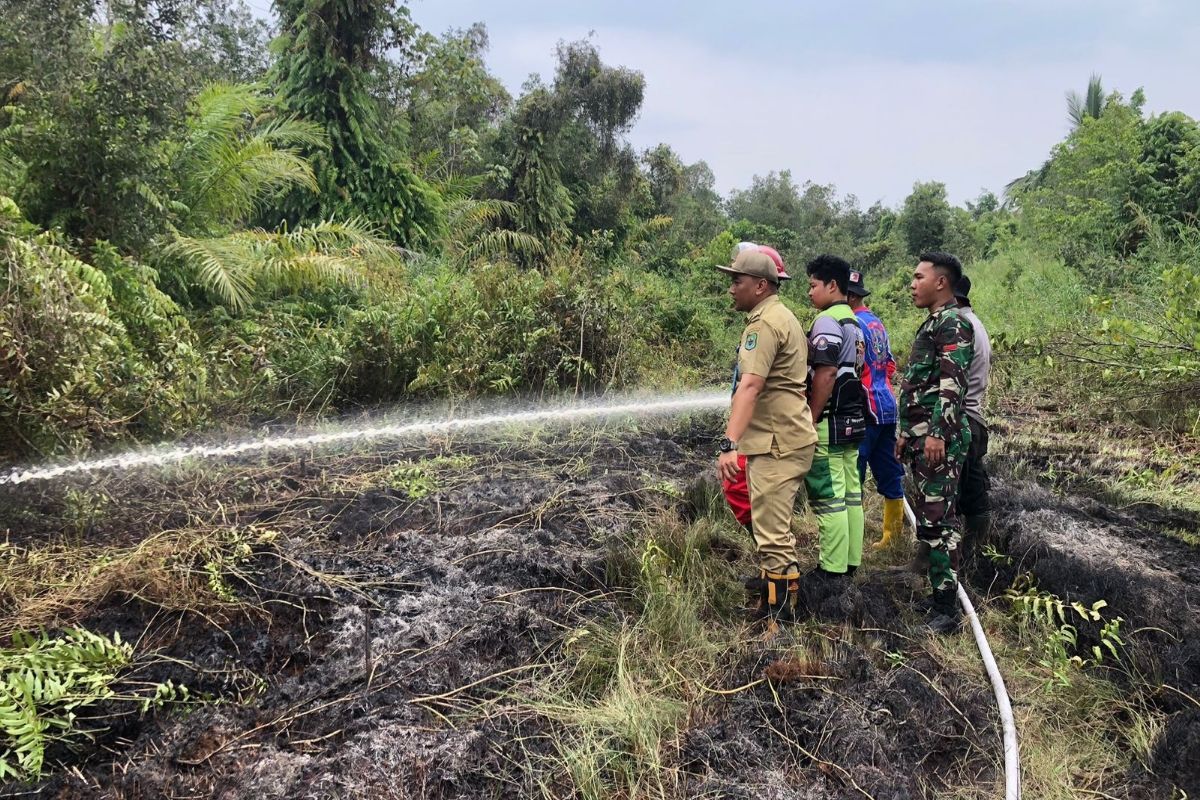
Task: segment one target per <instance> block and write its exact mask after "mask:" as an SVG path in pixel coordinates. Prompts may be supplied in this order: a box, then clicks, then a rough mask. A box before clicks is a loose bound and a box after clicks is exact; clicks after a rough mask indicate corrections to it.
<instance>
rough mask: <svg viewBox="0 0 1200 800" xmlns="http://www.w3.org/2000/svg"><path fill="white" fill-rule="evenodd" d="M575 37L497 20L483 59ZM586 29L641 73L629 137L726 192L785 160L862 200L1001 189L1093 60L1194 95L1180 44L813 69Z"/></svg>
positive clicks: (616, 60)
mask: <svg viewBox="0 0 1200 800" xmlns="http://www.w3.org/2000/svg"><path fill="white" fill-rule="evenodd" d="M583 35H586V31H584V30H563V29H555V30H545V29H538V28H525V29H506V30H503V31H497V32H496V34H495V35H493V37H492V54H491V57H490V58H489V62H490V63H491V64H492V65H493V67H494V68H495V69H496V70H497V72H498V73H499V74H500V75H501V76H503V77H505V78H506V79H507V80H509V81H510V82H511V81H512V78H511V77H510V76H514V75H519V76H522V77H523V76H524V75H526V74H527V73H529V72H531V71H537V72H541V73H543V74H546V75H547V76H549V73H550V72H551V71H552V69H553V63H554V55H553V54H554V47H555V43H556V42H557V41H559V40H561V39H572V38H579V37H581V36H583ZM595 41H596V43H597V46H598V47H599V48H600V52H601V55H602V57H603V58H604V59H605V61H606V62H607V63H611V64H622V65H625V66H628V67H631V68H634V69H638V70H641V71H642V72H643V73H644V74H645V76H646V84H647V88H646V97H645V102H644V104H643V107H642V115H641V118H640V120H639V121H638V123H637V125H636V126H635V127H634V130H633V132H632V134H631V139H632V141H633V142H634V144H635V145H637V146H639V147H650V146H653V145H654V144H657V143H658V142H660V141H663V142H667V143H668V144H670V145H671V146H672V147H674V148H675V149H676V150H677V151H678V152H679V153H680V154H681V155H682V156H683V157H684V158H685V160H688V161H694V160H698V159H704V160H706V161H707V162H708V163H709V164H710V166H712V168H713V171H714V172H715V174H716V176H717V180H718V188H720V189H721V190H722V191H728V190H729V189H731V188H735V187H743V186H746V185H748V184H749V181H750V178H751V176H752V175H754V174H765V173H766V172H768V171H770V170H781V169H791V170H792V173H793V175H794V177H795V178H796V179H797V180H798V181H804V180H813V181H816V182H818V183H834V184H836V185H837V186H838V188H839V190H841V191H842V192H852V193H854V194H856V195H857V196H858V197H859V199H860V200H861V201H862V202H863V203H864V204H867V203H870V202H871V201H873V200H875V199H880V198H882V199H883V200H884V201H885V202H887V203H891V204H894V203H898V202H899V201H900V200H902V199H903V198H904V197H905V196H906V195H907V194H908V191H909V190H910V189H911V187H912V184H913V182H914V181H916V180H941V181H944V182H945V183H946V184H947V188H948V190H949V193H950V195H951V198H952V199H953V200H955V201H957V202H962V201H963V200H967V199H971V198H973V197H975V195H976V194H978V192H979V190H980V189H981V188H984V187H986V188H989V189H992V190H994V191H997V192H998V191H999V190H1000V189H1001V188H1002V187H1003V185H1004V184H1005V183H1006V182H1007V181H1008V180H1010V179H1012V178H1015V177H1017V176H1018V175H1021V174H1023V173H1024V172H1025V171H1026V170H1028V169H1031V168H1033V167H1036V166H1037V165H1039V164H1040V163H1041V162H1042V161H1043V160H1044V159H1045V157H1046V155H1047V154H1048V152H1049V150H1050V147H1051V146H1052V145H1053V144H1054V143H1055V142H1057V141H1059V140H1060V139H1061V138H1062V137H1063V135H1065V133H1066V131H1067V122H1066V103H1065V100H1064V93H1065V90H1066V88H1068V87H1072V86H1078V87H1079V88H1082V87H1083V85H1084V84H1085V83H1086V81H1087V77H1088V75H1089V74H1090V73H1091V72H1093V71H1098V72H1100V73H1101V74H1102V75H1104V78H1105V85H1106V86H1108V87H1110V88H1111V87H1115V86H1119V87H1120V88H1122V89H1123V90H1124V91H1125V93H1126V95H1128V94H1129V93H1130V92H1131V91H1132V89H1133V88H1136V86H1137V85H1139V84H1145V85H1147V86H1149V87H1151V91H1150V94H1151V101H1152V103H1151V105H1152V107H1153V108H1158V109H1165V108H1184V109H1185V110H1186V109H1187V108H1189V107H1190V108H1193V109H1195V108H1196V107H1197V106H1200V90H1198V89H1197V88H1196V87H1195V86H1194V81H1193V80H1192V79H1191V77H1190V76H1191V75H1194V74H1195V71H1194V70H1193V69H1180V64H1181V61H1180V58H1179V56H1178V54H1171V53H1160V54H1155V55H1154V56H1153V57H1151V58H1146V54H1145V53H1144V52H1143V53H1141V54H1137V53H1134V52H1132V51H1131V49H1129V48H1114V49H1112V50H1110V51H1108V52H1105V53H1097V54H1096V55H1095V57H1094V58H1093V59H1091V60H1090V61H1089V63H1081V62H1078V61H1054V60H1053V59H1047V60H1044V61H1042V62H1041V63H1033V62H1025V63H1018V64H1013V63H1004V64H1000V63H979V64H970V65H954V66H947V65H945V64H933V63H928V62H920V63H899V62H896V61H886V60H878V61H876V60H871V59H857V60H853V61H848V62H846V63H838V64H831V63H830V62H829V61H828V60H823V62H822V63H820V64H814V65H813V66H812V67H811V68H810V67H801V66H797V65H780V64H777V63H775V62H774V60H773V59H772V58H771V57H770V55H769V53H765V52H764V53H760V52H756V51H755V49H754V47H753V42H750V43H749V44H747V43H746V42H745V41H744V40H741V41H737V42H735V43H734V45H733V46H731V47H730V48H728V49H726V50H724V51H723V52H717V51H715V50H710V49H707V48H705V47H703V46H701V45H699V44H697V43H695V42H692V41H686V40H682V39H678V38H674V37H671V36H669V35H664V34H662V33H647V32H644V31H640V30H632V29H628V28H603V29H599V30H598V31H597V32H596V39H595ZM1191 60H1192V61H1193V62H1194V60H1195V59H1194V57H1193V58H1192V59H1191ZM519 82H520V81H519V80H517V81H516V83H519Z"/></svg>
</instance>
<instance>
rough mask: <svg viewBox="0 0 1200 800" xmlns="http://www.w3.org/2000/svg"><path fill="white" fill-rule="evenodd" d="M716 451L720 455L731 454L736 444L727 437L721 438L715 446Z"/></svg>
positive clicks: (735, 448)
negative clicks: (720, 453)
mask: <svg viewBox="0 0 1200 800" xmlns="http://www.w3.org/2000/svg"><path fill="white" fill-rule="evenodd" d="M717 449H718V450H720V451H721V452H722V453H732V452H733V451H734V450H737V442H735V441H734V440H733V439H730V438H729V437H728V436H722V437H721V441H720V443H719V444H717Z"/></svg>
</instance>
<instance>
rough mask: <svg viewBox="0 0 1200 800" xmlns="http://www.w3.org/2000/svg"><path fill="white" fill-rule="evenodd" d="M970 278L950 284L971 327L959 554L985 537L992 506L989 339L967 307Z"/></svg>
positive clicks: (972, 548)
mask: <svg viewBox="0 0 1200 800" xmlns="http://www.w3.org/2000/svg"><path fill="white" fill-rule="evenodd" d="M970 294H971V279H970V278H968V277H967V276H966V275H963V276H962V279H961V280H959V281H958V283H957V284H956V285H955V287H954V296H955V298H956V299H957V300H958V302H959V306H960V309H959V313H960V314H962V316H963V317H965V318H966V319H967V320H968V321H969V322H970V323H971V327H972V328H974V329H975V352H974V355H973V356H972V357H971V366H970V367H969V368H968V370H967V396H966V398H965V400H964V402H963V410H964V411H965V412H966V415H967V423H968V424H969V425H970V427H971V445H970V447H969V448H968V450H967V457H966V460H965V461H964V462H963V468H962V478H961V479H960V483H959V492H958V510H959V513H961V514H962V516H963V520H964V526H963V527H964V528H965V531H964V536H963V555H964V556H968V555H970V554H971V553H972V551H974V549H975V548H976V547H977V546H978V545H979V543H981V542H985V541H987V535H988V529H989V528H990V526H991V521H992V507H991V503H990V501H989V500H988V490H989V489H990V488H991V481H990V479H989V478H988V474H987V469H986V467H985V466H984V463H983V459H984V457H985V456H986V455H987V451H988V429H987V421H986V420H985V419H984V418H983V398H984V395H986V394H987V385H988V375H989V373H990V372H991V369H992V343H991V340H990V339H988V334H987V329H986V328H984V327H983V323H982V322H980V321H979V317H978V316H976V315H975V310H974V309H973V308H971V298H970Z"/></svg>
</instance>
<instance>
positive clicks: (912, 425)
mask: <svg viewBox="0 0 1200 800" xmlns="http://www.w3.org/2000/svg"><path fill="white" fill-rule="evenodd" d="M961 278H962V264H960V263H959V261H958V259H957V258H955V257H954V256H952V255H950V254H948V253H925V254H922V255H921V257H920V261H919V263H918V264H917V267H916V270H915V271H914V272H913V281H912V285H911V289H912V298H913V303H914V304H915V305H916V306H917V307H918V308H925V309H928V310H929V317H928V318H927V319H926V320H925V321H924V322H923V323H921V327H920V328H918V329H917V335H916V338H915V339H914V340H913V346H912V352H911V354H910V355H909V360H908V366H907V367H906V368H905V370H904V382H903V384H902V386H901V389H900V420H899V426H898V428H899V431H898V432H899V438H898V439H897V440H896V457H897V458H899V459H900V460H901V461H903V462H905V463H907V464H909V466H910V468H911V470H912V491H911V492H910V494H909V497H910V500H911V503H912V507H913V511H914V512H915V513H916V516H917V546H918V557H920V556H921V555H922V554H924V553H928V558H929V570H928V571H929V583H930V586H931V588H932V595H931V597H930V604H929V605H930V614H931V616H930V619H929V622H928V626H929V628H930V630H933V631H935V632H938V633H949V632H951V631H954V630H957V629H958V626H959V621H960V617H959V609H958V603H957V597H956V595H957V590H958V559H959V550H958V544H959V541H960V540H961V538H962V534H961V532H960V530H959V523H958V517H957V508H956V507H957V504H958V488H959V476H960V474H961V470H962V465H963V460H964V459H965V457H966V454H967V449H968V448H969V446H970V443H971V432H970V428H969V427H968V426H967V418H966V415H965V413H964V407H965V402H966V396H967V370H968V367H969V366H970V364H971V356H972V353H973V348H974V342H975V332H974V329H973V328H972V327H971V323H970V322H968V321H967V319H966V318H965V317H964V316H963V315H962V313H961V312H960V310H959V306H958V303H957V302H956V301H955V298H954V287H955V285H956V284H957V283H958V281H959V280H960V279H961Z"/></svg>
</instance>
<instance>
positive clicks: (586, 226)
mask: <svg viewBox="0 0 1200 800" xmlns="http://www.w3.org/2000/svg"><path fill="white" fill-rule="evenodd" d="M525 89H526V93H525V95H524V96H523V97H522V98H521V99H520V100H519V101H518V103H517V106H516V109H515V111H514V112H513V114H512V115H511V117H510V118H509V119H508V120H506V122H505V123H504V125H503V126H502V128H501V131H500V135H499V137H498V139H497V161H498V162H499V163H501V164H502V165H503V167H504V171H503V172H502V173H500V174H499V176H498V177H499V184H500V194H501V196H502V197H504V198H505V199H508V200H511V201H513V202H515V203H517V204H518V205H519V206H525V205H526V204H527V202H528V206H529V207H528V208H527V209H526V210H525V212H524V215H525V218H524V219H523V224H524V225H525V226H526V228H527V230H529V232H531V233H534V234H536V235H538V236H539V237H540V238H542V239H544V240H552V239H557V240H559V241H566V239H567V237H569V236H574V237H578V238H579V239H581V240H587V239H589V238H592V236H593V232H595V233H601V232H604V240H605V242H607V243H606V244H604V245H603V249H606V250H608V251H609V252H610V254H611V253H615V252H617V251H619V250H620V249H621V248H622V247H623V246H624V244H625V242H626V239H628V237H629V236H630V235H631V234H633V233H634V231H635V230H640V229H641V223H640V222H639V220H645V219H648V218H649V217H651V216H653V210H652V209H653V198H652V196H651V191H650V187H649V184H648V183H647V180H646V178H645V176H644V175H643V173H642V171H641V168H640V165H639V159H638V157H637V155H636V153H635V152H634V151H633V149H632V148H631V147H630V146H629V144H628V143H627V142H626V141H625V140H624V134H625V133H626V131H628V129H629V126H630V125H632V123H633V120H634V119H635V118H636V116H637V112H638V109H639V108H640V107H641V102H642V94H643V91H644V81H643V78H642V76H641V74H640V73H637V72H633V71H631V70H627V69H623V68H619V67H610V66H607V65H605V64H604V63H603V62H602V61H601V60H600V55H599V53H598V52H597V50H596V48H595V46H594V45H592V44H591V43H590V42H587V41H582V42H572V43H564V44H561V45H559V49H558V66H557V68H556V71H555V77H554V82H553V84H551V85H549V86H547V85H544V84H543V83H542V82H541V81H540V80H537V79H535V80H533V81H531V82H529V83H528V84H526V87H525Z"/></svg>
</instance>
